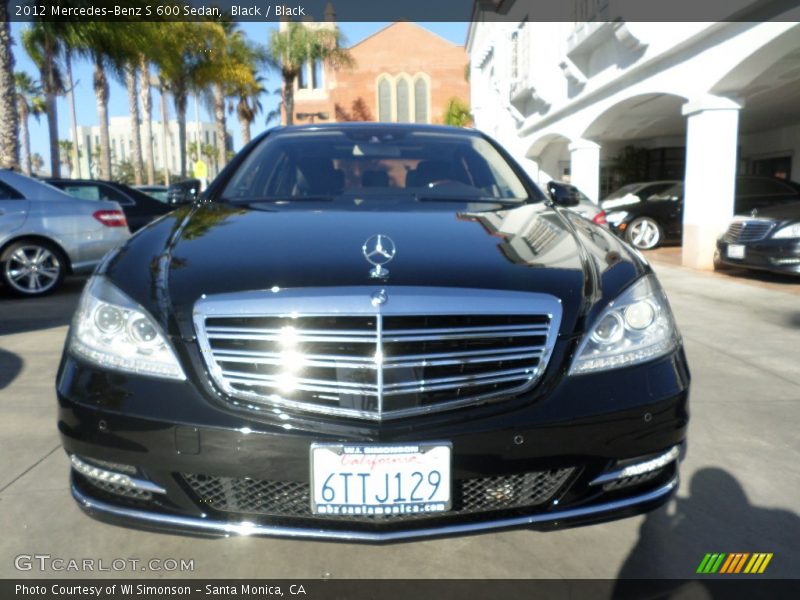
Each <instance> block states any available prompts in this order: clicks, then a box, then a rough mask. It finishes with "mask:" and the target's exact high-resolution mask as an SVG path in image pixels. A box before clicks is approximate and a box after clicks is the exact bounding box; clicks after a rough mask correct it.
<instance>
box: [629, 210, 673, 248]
mask: <svg viewBox="0 0 800 600" xmlns="http://www.w3.org/2000/svg"><path fill="white" fill-rule="evenodd" d="M625 239H626V240H627V241H628V243H629V244H630V245H631V246H633V247H634V248H638V249H639V250H652V249H653V248H658V246H659V244H661V240H663V239H664V230H663V229H661V225H659V224H658V223H656V222H655V221H654V220H653V219H651V218H650V217H639V218H638V219H634V220H633V221H631V224H630V225H628V229H627V230H626V231H625Z"/></svg>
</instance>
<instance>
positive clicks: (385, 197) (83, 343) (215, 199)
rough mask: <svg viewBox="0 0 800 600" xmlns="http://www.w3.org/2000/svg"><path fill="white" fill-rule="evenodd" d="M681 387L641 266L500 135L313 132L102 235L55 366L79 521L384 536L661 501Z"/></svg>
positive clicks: (252, 153) (531, 523)
mask: <svg viewBox="0 0 800 600" xmlns="http://www.w3.org/2000/svg"><path fill="white" fill-rule="evenodd" d="M689 380H690V376H689V370H688V367H687V363H686V358H685V355H684V352H683V348H682V344H681V338H680V335H679V333H678V331H677V329H676V326H675V322H674V319H673V316H672V312H671V310H670V307H669V304H668V302H667V298H666V297H665V295H664V292H663V290H662V289H661V286H660V285H659V283H658V281H657V279H656V277H655V275H654V274H653V272H652V271H651V269H650V267H649V266H648V264H647V263H646V262H645V261H644V259H642V258H641V256H640V255H639V254H638V253H637V252H636V251H635V250H633V249H632V248H630V247H629V246H627V245H625V244H624V243H622V242H621V241H620V240H618V239H617V238H616V237H615V236H614V235H613V234H611V233H610V232H609V231H607V230H606V229H605V228H603V227H599V226H597V225H595V224H594V223H592V222H591V221H588V220H587V219H584V218H583V217H581V216H580V215H578V214H576V213H574V212H572V211H569V210H567V209H562V208H559V207H558V206H555V205H553V204H552V203H551V202H550V201H549V200H548V199H547V198H546V197H545V195H544V194H543V193H542V192H541V191H540V190H539V189H538V188H537V187H536V186H535V185H534V184H533V183H532V182H531V181H530V179H529V178H528V177H527V176H526V175H525V173H524V172H523V170H522V169H521V168H520V167H519V166H518V165H517V164H516V163H515V162H514V161H513V160H512V159H511V158H510V157H509V155H508V154H507V153H506V152H505V151H504V150H503V149H502V148H501V147H499V146H498V145H497V144H496V143H495V142H493V141H492V140H490V139H488V138H487V137H485V136H484V135H482V134H481V133H479V132H476V131H472V130H466V129H455V128H449V127H439V126H418V125H385V124H346V125H339V124H337V125H334V124H331V125H323V126H302V127H287V128H279V129H274V130H271V131H269V132H267V133H265V134H263V135H261V136H260V137H259V138H257V139H255V140H254V141H253V142H252V143H250V144H249V145H248V146H246V147H245V148H244V149H243V150H242V151H241V152H240V153H239V154H238V155H237V156H236V157H235V159H234V160H233V161H232V162H231V163H230V164H229V165H228V167H227V168H226V169H225V170H224V171H223V173H222V174H221V175H220V176H219V177H218V179H217V180H216V181H215V182H214V183H213V184H212V185H211V186H210V188H209V190H208V191H207V194H206V195H205V196H204V197H203V199H202V200H201V201H198V202H196V203H194V204H192V205H189V206H184V207H182V208H180V209H178V210H177V211H175V212H173V213H171V214H170V215H168V216H166V217H165V218H163V219H162V220H160V221H159V222H157V223H155V224H153V225H151V226H150V227H148V228H146V229H144V230H142V231H141V232H140V233H139V234H138V235H136V236H134V237H133V238H132V239H131V240H130V242H129V243H127V244H126V245H125V246H123V247H122V248H121V249H119V251H117V252H115V253H113V254H112V255H109V257H108V258H107V260H105V261H104V263H103V264H102V265H101V266H100V267H99V268H98V270H97V272H96V273H95V275H94V276H93V277H92V278H91V279H90V280H89V282H88V283H87V285H86V288H85V290H84V292H83V296H82V298H81V300H80V303H79V307H78V309H77V312H76V314H75V318H74V321H73V323H72V326H71V329H70V333H69V336H68V339H67V342H66V346H65V351H64V356H63V360H62V362H61V365H60V368H59V371H58V376H57V383H56V385H57V391H58V400H59V404H60V409H59V429H60V432H61V436H62V440H63V445H64V448H65V450H66V451H67V453H68V454H69V456H70V460H71V465H72V473H71V477H72V493H73V495H74V497H75V499H76V500H77V501H78V503H79V505H80V506H81V507H82V508H83V509H84V510H85V511H86V512H87V513H88V514H90V515H92V516H94V517H97V518H100V519H103V520H108V521H111V522H115V523H121V524H126V525H131V526H138V527H145V528H154V529H166V530H172V531H191V532H195V533H198V532H199V533H206V534H221V535H230V534H251V535H279V536H290V537H316V538H326V539H347V540H364V541H375V542H380V541H391V540H398V539H403V538H412V537H426V536H436V535H457V534H466V533H472V532H478V531H481V530H488V529H499V528H511V527H530V528H552V527H563V526H569V525H575V524H581V523H592V522H598V521H604V520H608V519H614V518H619V517H623V516H626V515H632V514H637V513H641V512H644V511H647V510H650V509H653V508H655V507H657V506H659V505H660V504H662V503H663V502H665V501H666V500H667V499H668V498H669V497H670V495H671V494H672V493H673V492H674V491H675V489H676V486H677V483H678V462H679V459H680V458H681V457H682V455H683V449H684V444H685V435H686V429H687V422H688V409H687V402H688V395H689Z"/></svg>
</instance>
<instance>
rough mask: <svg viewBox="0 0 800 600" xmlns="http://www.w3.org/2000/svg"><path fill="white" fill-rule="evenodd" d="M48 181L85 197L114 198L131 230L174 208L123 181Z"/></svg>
mask: <svg viewBox="0 0 800 600" xmlns="http://www.w3.org/2000/svg"><path fill="white" fill-rule="evenodd" d="M46 181H47V183H49V184H50V185H53V186H55V187H57V188H60V189H62V190H64V191H65V192H67V193H68V194H70V195H72V196H75V197H76V198H82V199H84V200H114V201H115V202H117V203H118V204H119V205H120V206H121V207H122V211H123V212H124V213H125V218H126V219H127V221H128V227H129V228H130V230H131V232H134V231H137V230H139V229H141V228H142V227H144V226H145V225H147V224H148V223H150V222H151V221H152V220H153V219H156V218H158V217H160V216H161V215H165V214H167V213H168V212H170V211H172V210H174V207H171V206H168V205H166V204H164V203H163V202H159V201H158V200H156V199H155V198H153V197H151V196H149V195H148V194H145V193H144V192H142V191H140V190H137V189H134V188H132V187H130V186H127V185H124V184H122V183H116V182H114V181H101V180H96V179H47V180H46Z"/></svg>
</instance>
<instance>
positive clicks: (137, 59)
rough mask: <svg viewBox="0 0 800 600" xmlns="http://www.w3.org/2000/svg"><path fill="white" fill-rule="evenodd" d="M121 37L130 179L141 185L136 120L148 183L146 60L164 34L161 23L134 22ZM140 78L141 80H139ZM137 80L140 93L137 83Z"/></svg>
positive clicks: (152, 172) (151, 177) (149, 110)
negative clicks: (143, 133)
mask: <svg viewBox="0 0 800 600" xmlns="http://www.w3.org/2000/svg"><path fill="white" fill-rule="evenodd" d="M133 1H134V2H135V3H137V4H142V3H141V2H138V0H133ZM125 27H126V31H125V37H126V38H127V40H126V46H127V49H123V51H122V52H121V53H120V58H121V60H122V61H123V64H124V72H125V87H126V89H127V91H128V109H129V111H130V115H131V119H130V123H131V140H132V142H133V151H132V157H131V158H132V161H131V162H132V165H133V178H134V182H135V183H136V185H141V184H142V183H143V181H144V164H145V157H144V156H143V153H142V142H141V140H142V133H141V131H142V129H141V126H140V121H141V122H142V125H143V126H144V129H145V140H146V144H145V150H146V156H147V179H148V183H152V181H153V180H154V179H155V170H154V167H153V144H152V139H153V125H152V113H153V101H152V97H151V95H150V58H151V57H153V56H156V55H157V54H158V52H159V47H160V44H159V41H160V40H161V39H163V38H164V36H165V35H167V32H166V31H165V30H164V27H163V23H157V22H154V21H138V22H135V23H128V24H126V26H125ZM140 75H141V77H140ZM140 81H141V91H140V87H139V84H140ZM137 96H140V97H141V100H142V111H143V112H144V114H145V119H144V120H143V119H142V113H141V112H140V111H139V97H137Z"/></svg>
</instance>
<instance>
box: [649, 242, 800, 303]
mask: <svg viewBox="0 0 800 600" xmlns="http://www.w3.org/2000/svg"><path fill="white" fill-rule="evenodd" d="M642 254H643V255H644V257H645V258H646V259H647V260H648V261H650V262H651V263H653V265H654V266H655V265H670V266H674V267H679V268H682V269H683V268H686V269H687V270H690V271H692V272H694V273H701V272H700V271H696V270H694V269H689V268H688V267H683V266H682V265H681V247H680V246H662V247H661V248H656V249H655V250H649V251H646V252H643V253H642ZM707 275H709V276H711V277H714V278H717V279H722V280H732V281H736V282H738V283H745V284H748V285H753V286H756V287H760V288H764V289H768V290H775V291H779V292H787V293H789V294H794V295H796V296H800V277H793V276H791V275H779V274H777V273H769V272H766V271H754V270H747V269H730V270H725V271H716V272H708V273H707Z"/></svg>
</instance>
